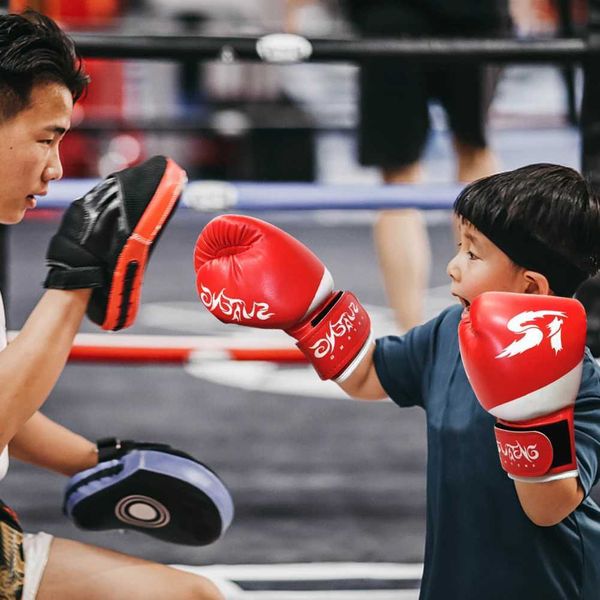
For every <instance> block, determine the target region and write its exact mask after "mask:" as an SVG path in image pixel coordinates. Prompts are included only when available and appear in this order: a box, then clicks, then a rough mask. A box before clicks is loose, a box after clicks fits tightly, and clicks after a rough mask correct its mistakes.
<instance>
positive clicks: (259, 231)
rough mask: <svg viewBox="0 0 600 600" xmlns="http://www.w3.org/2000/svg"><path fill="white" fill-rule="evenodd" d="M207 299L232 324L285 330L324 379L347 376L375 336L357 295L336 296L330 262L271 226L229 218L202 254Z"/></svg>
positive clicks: (209, 236) (197, 259)
mask: <svg viewBox="0 0 600 600" xmlns="http://www.w3.org/2000/svg"><path fill="white" fill-rule="evenodd" d="M194 268H195V270H196V286H197V288H198V294H199V295H200V300H201V301H202V303H203V304H204V305H205V306H206V308H208V310H209V311H210V312H211V313H212V314H213V315H215V317H217V318H218V319H219V320H221V321H223V322H224V323H236V324H238V325H248V326H251V327H262V328H265V329H283V330H284V331H285V332H286V333H288V334H289V335H291V336H293V337H294V338H296V339H297V340H298V342H297V346H298V348H300V350H301V351H302V352H303V353H304V355H305V356H306V357H307V358H308V360H309V361H310V362H311V363H312V364H313V366H314V367H315V369H316V371H317V373H318V374H319V376H320V377H321V379H335V380H336V381H338V382H341V381H343V380H344V379H346V378H347V377H348V376H349V375H350V374H351V373H352V372H353V371H354V368H355V367H356V365H357V364H358V363H359V362H360V360H361V359H362V357H363V356H364V354H365V352H366V350H367V348H368V346H369V343H368V342H369V340H370V338H371V323H370V319H369V315H368V314H367V312H366V311H365V309H364V308H363V307H362V306H361V304H360V302H359V301H358V300H357V299H356V297H355V296H354V295H353V294H352V293H350V292H341V291H333V279H332V278H331V275H330V273H329V271H328V270H327V269H326V268H325V266H324V265H323V263H322V262H321V261H320V260H319V259H318V258H317V257H316V256H315V255H314V254H313V253H312V252H311V251H310V250H309V249H308V248H307V247H306V246H304V245H303V244H301V243H300V242H299V241H298V240H296V239H295V238H293V237H292V236H291V235H289V234H287V233H286V232H285V231H282V230H281V229H278V228H277V227H275V226H274V225H271V224H270V223H266V222H265V221H261V220H260V219H255V218H252V217H247V216H242V215H224V216H219V217H216V218H215V219H213V220H212V221H210V222H209V223H208V224H207V225H206V227H205V228H204V229H203V230H202V232H201V234H200V236H199V237H198V241H197V242H196V249H195V252H194Z"/></svg>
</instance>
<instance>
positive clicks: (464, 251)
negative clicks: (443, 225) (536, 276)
mask: <svg viewBox="0 0 600 600" xmlns="http://www.w3.org/2000/svg"><path fill="white" fill-rule="evenodd" d="M457 222H458V228H457V235H458V251H457V253H456V256H454V258H453V259H452V260H451V261H450V262H449V263H448V267H447V268H446V272H447V273H448V275H449V276H450V279H452V286H451V290H450V291H451V293H452V295H453V296H456V297H457V298H458V299H459V300H460V302H461V303H462V305H463V306H465V307H468V306H470V304H471V302H472V301H473V299H474V298H475V297H476V296H478V295H479V294H482V293H483V292H520V293H524V292H525V291H526V290H527V288H528V287H529V284H530V282H529V280H528V279H526V277H525V275H524V274H525V272H526V270H525V269H524V268H522V267H519V266H517V265H515V264H514V263H513V262H512V261H511V260H510V258H508V256H506V254H504V252H502V250H500V248H498V246H496V245H495V244H493V243H492V242H491V241H490V240H489V239H488V238H487V237H486V236H485V235H483V234H482V233H481V232H480V231H478V230H477V229H476V228H475V227H474V226H473V225H471V224H470V223H469V222H468V221H465V220H464V219H460V218H458V219H457Z"/></svg>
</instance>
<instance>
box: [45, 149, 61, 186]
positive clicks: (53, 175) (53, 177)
mask: <svg viewBox="0 0 600 600" xmlns="http://www.w3.org/2000/svg"><path fill="white" fill-rule="evenodd" d="M62 176H63V168H62V163H61V162H60V156H59V154H58V150H56V151H55V152H53V153H52V156H51V158H50V160H49V161H48V164H47V165H46V168H45V169H44V173H43V175H42V178H43V179H44V183H48V182H49V181H57V180H58V179H62Z"/></svg>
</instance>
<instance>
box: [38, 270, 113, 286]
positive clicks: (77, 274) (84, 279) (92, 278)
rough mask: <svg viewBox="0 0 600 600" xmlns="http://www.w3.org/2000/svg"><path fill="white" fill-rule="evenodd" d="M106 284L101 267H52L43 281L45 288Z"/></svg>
mask: <svg viewBox="0 0 600 600" xmlns="http://www.w3.org/2000/svg"><path fill="white" fill-rule="evenodd" d="M105 284H106V277H105V275H104V270H103V269H102V268H101V267H69V268H61V267H53V268H51V269H50V271H48V275H47V276H46V279H45V281H44V287H45V288H53V289H59V290H78V289H84V288H97V287H103V286H104V285H105Z"/></svg>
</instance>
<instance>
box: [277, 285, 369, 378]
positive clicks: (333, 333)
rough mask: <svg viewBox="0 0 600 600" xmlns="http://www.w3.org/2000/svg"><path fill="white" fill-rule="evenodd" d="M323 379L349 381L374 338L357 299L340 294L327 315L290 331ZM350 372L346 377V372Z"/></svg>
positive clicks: (366, 315)
mask: <svg viewBox="0 0 600 600" xmlns="http://www.w3.org/2000/svg"><path fill="white" fill-rule="evenodd" d="M287 333H289V334H290V335H291V336H293V337H295V338H296V339H297V340H298V342H297V344H296V345H297V346H298V348H299V349H300V350H301V351H302V353H303V354H304V355H305V356H306V358H307V359H308V360H309V361H310V362H311V363H312V365H313V366H314V368H315V370H316V371H317V373H318V375H319V377H320V378H321V379H335V378H340V377H343V378H344V379H345V378H346V377H348V376H349V375H350V374H351V372H352V371H354V368H355V367H356V365H357V364H358V363H355V362H354V361H355V359H356V358H357V357H358V356H359V355H361V354H364V352H365V351H366V350H364V348H365V346H367V347H368V345H367V341H368V340H369V336H370V334H371V320H370V319H369V315H368V313H367V311H366V310H365V309H364V307H363V306H362V305H361V303H360V302H359V301H358V299H357V298H356V296H355V295H354V294H352V293H351V292H339V294H338V298H337V300H336V301H334V302H333V303H331V304H330V306H329V307H328V309H326V312H325V313H324V314H323V313H320V314H319V315H318V316H317V317H316V318H314V319H313V320H312V321H307V322H305V323H303V324H301V325H300V326H299V327H297V328H295V329H292V330H288V331H287ZM348 368H350V369H351V370H350V371H349V372H347V373H346V371H347V369H348Z"/></svg>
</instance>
